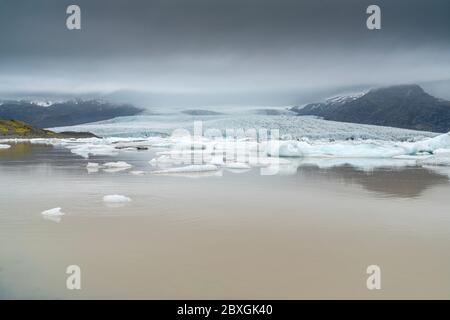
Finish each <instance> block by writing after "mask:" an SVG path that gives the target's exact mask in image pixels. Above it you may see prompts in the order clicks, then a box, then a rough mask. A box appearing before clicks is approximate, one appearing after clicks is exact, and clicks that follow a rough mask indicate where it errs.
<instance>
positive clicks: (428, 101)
mask: <svg viewBox="0 0 450 320" xmlns="http://www.w3.org/2000/svg"><path fill="white" fill-rule="evenodd" d="M330 101H332V102H330ZM330 101H327V102H324V103H314V104H309V105H306V106H305V107H303V108H298V107H295V108H292V109H291V110H292V111H294V112H296V113H297V114H298V115H315V116H320V117H323V118H324V119H325V120H333V121H342V122H352V123H363V124H372V125H380V126H389V127H398V128H406V129H414V130H424V131H433V132H449V131H450V101H445V100H442V99H438V98H435V97H433V96H431V95H429V94H428V93H426V92H425V91H424V90H423V89H422V88H421V87H419V86H418V85H402V86H392V87H386V88H379V89H373V90H370V91H369V92H368V93H366V94H364V95H362V96H360V97H356V98H355V97H351V98H348V99H345V98H343V99H340V100H339V101H334V100H330Z"/></svg>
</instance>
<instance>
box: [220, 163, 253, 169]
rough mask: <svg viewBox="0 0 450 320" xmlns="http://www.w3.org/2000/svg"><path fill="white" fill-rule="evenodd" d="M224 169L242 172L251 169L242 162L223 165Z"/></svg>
mask: <svg viewBox="0 0 450 320" xmlns="http://www.w3.org/2000/svg"><path fill="white" fill-rule="evenodd" d="M225 168H228V169H242V170H247V169H251V167H250V166H249V165H248V164H246V163H243V162H231V163H226V164H225Z"/></svg>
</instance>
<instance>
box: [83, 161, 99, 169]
mask: <svg viewBox="0 0 450 320" xmlns="http://www.w3.org/2000/svg"><path fill="white" fill-rule="evenodd" d="M99 166H100V165H99V164H98V163H96V162H88V164H87V165H86V168H88V169H96V168H98V167H99Z"/></svg>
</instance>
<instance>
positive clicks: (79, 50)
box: [0, 0, 450, 107]
mask: <svg viewBox="0 0 450 320" xmlns="http://www.w3.org/2000/svg"><path fill="white" fill-rule="evenodd" d="M70 4H78V5H79V6H80V7H81V11H82V12H81V19H82V22H81V24H82V30H79V31H69V30H67V29H66V24H65V21H66V18H67V14H66V12H65V11H66V8H67V6H68V5H70ZM370 4H378V5H379V6H380V7H381V10H382V29H381V30H376V31H370V30H368V29H367V28H366V18H367V14H366V13H365V11H366V8H367V6H368V5H370ZM399 83H419V84H422V85H424V87H425V88H426V89H427V90H430V91H431V93H433V94H436V95H439V96H441V97H445V98H450V1H448V0H433V1H425V0H421V1H418V0H387V1H373V0H369V1H366V0H345V1H339V0H132V1H130V0H127V1H125V0H72V1H65V0H53V1H52V0H35V1H29V0H0V98H1V97H7V96H21V95H23V96H32V95H36V96H39V95H41V96H43V97H45V96H48V97H52V96H77V95H78V96H86V97H88V96H92V97H96V96H104V97H107V98H108V97H109V98H111V99H118V100H129V101H130V102H135V103H137V104H139V105H141V106H148V107H154V106H166V105H167V106H170V105H183V104H186V105H195V104H198V105H219V104H254V105H265V104H267V105H291V104H299V103H305V102H309V101H308V100H311V99H316V98H318V97H320V96H321V95H328V94H334V93H338V92H340V91H353V90H355V91H357V90H360V89H364V88H367V87H372V86H383V85H391V84H399Z"/></svg>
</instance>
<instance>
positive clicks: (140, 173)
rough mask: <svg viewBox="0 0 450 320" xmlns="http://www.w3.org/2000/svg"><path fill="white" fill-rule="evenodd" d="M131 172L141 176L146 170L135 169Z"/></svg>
mask: <svg viewBox="0 0 450 320" xmlns="http://www.w3.org/2000/svg"><path fill="white" fill-rule="evenodd" d="M130 173H131V174H133V175H135V176H141V175H144V174H145V171H140V170H134V171H130Z"/></svg>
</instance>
